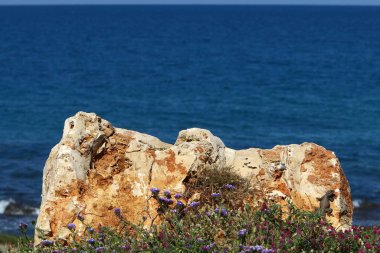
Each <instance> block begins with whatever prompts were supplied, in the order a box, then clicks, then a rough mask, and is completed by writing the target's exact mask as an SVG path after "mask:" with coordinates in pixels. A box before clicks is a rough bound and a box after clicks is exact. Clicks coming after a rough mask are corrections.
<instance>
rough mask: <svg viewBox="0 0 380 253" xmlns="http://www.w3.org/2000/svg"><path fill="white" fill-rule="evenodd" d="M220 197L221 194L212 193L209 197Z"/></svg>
mask: <svg viewBox="0 0 380 253" xmlns="http://www.w3.org/2000/svg"><path fill="white" fill-rule="evenodd" d="M221 196H222V194H220V193H212V194H211V197H213V198H219V197H221Z"/></svg>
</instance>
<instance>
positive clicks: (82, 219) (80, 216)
mask: <svg viewBox="0 0 380 253" xmlns="http://www.w3.org/2000/svg"><path fill="white" fill-rule="evenodd" d="M77 219H78V220H80V221H84V217H83V216H82V215H81V214H80V213H78V215H77Z"/></svg>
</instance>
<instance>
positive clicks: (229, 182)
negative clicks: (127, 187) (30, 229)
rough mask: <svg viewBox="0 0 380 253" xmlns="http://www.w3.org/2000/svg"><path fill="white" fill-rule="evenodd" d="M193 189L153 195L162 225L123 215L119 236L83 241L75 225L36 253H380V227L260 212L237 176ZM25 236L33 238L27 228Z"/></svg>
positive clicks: (196, 182)
mask: <svg viewBox="0 0 380 253" xmlns="http://www.w3.org/2000/svg"><path fill="white" fill-rule="evenodd" d="M186 186H187V190H186V192H185V193H184V194H183V195H181V194H176V195H174V197H173V196H172V194H171V193H170V192H169V191H163V192H162V191H160V189H157V188H152V189H151V193H152V194H151V197H150V198H152V199H154V200H155V201H157V203H158V207H157V211H158V216H159V218H160V220H161V223H160V224H159V225H154V224H152V225H151V226H150V227H149V228H144V227H143V226H142V224H140V225H135V224H132V223H130V222H128V221H127V220H126V219H125V218H124V215H127V214H123V213H122V212H121V211H120V209H119V208H116V209H115V215H116V216H117V217H118V218H119V220H120V223H119V227H118V228H113V229H112V228H108V227H99V228H96V229H95V228H92V227H90V226H88V225H87V229H86V232H85V235H84V236H83V237H81V238H77V236H76V234H75V229H76V228H75V225H74V224H69V226H68V227H69V229H70V230H71V233H72V234H71V240H70V242H62V241H50V240H47V239H46V238H43V239H45V240H43V241H42V242H41V244H40V245H39V246H38V247H37V248H36V251H35V252H57V253H58V252H83V253H84V252H87V253H90V252H91V253H92V252H94V253H95V252H107V253H111V252H112V253H113V252H179V253H180V252H380V242H379V241H380V228H379V227H378V226H374V227H366V228H364V227H356V226H353V227H352V228H351V229H349V230H346V231H337V230H335V229H334V228H333V227H332V226H331V224H329V223H328V222H327V221H326V220H325V219H324V218H323V217H322V216H321V215H320V214H319V213H318V212H309V211H302V210H299V209H297V208H295V207H294V206H293V205H291V204H290V203H289V208H288V215H287V218H286V219H282V212H281V208H280V206H278V205H276V204H273V203H272V204H269V203H263V204H262V206H261V207H260V208H252V207H251V206H249V205H248V204H245V203H244V201H243V200H244V199H245V198H247V195H249V194H252V192H251V190H250V188H249V182H248V181H247V180H244V179H242V178H240V177H239V176H238V175H236V174H235V173H234V172H233V170H232V169H231V168H226V169H223V170H217V169H206V170H203V171H202V172H201V173H199V174H198V175H196V176H195V177H193V178H188V179H187V180H186ZM195 192H202V195H201V196H200V198H199V200H196V201H189V198H190V196H192V195H193V194H194V193H195ZM82 220H83V219H82ZM20 229H21V231H22V232H23V233H24V235H25V236H26V229H27V228H25V226H22V227H21V226H20ZM31 245H32V241H31V240H30V239H29V238H27V237H24V238H23V239H22V240H20V246H19V252H32V247H31Z"/></svg>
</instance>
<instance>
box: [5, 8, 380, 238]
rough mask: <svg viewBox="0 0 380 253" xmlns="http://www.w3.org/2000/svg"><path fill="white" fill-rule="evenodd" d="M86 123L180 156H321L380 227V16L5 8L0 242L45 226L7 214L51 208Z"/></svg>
mask: <svg viewBox="0 0 380 253" xmlns="http://www.w3.org/2000/svg"><path fill="white" fill-rule="evenodd" d="M80 110H81V111H87V112H96V113H98V114H99V115H100V116H101V117H103V118H105V119H107V120H109V121H110V122H112V123H113V124H114V125H115V126H117V127H122V128H128V129H132V130H136V131H140V132H145V133H148V134H151V135H154V136H157V137H159V138H160V139H162V140H163V141H166V142H169V143H173V142H174V141H175V139H176V137H177V133H178V132H179V131H180V130H182V129H186V128H190V127H201V128H207V129H209V130H211V131H212V132H213V133H214V134H215V135H217V136H219V137H220V138H221V139H222V140H223V141H224V142H225V144H226V145H227V146H229V147H232V148H235V149H243V148H248V147H261V148H272V147H273V146H275V145H277V144H290V143H302V142H306V141H307V142H315V143H318V144H320V145H323V146H324V147H326V148H327V149H330V150H333V151H335V153H336V155H337V156H338V157H339V158H340V161H341V163H342V166H343V168H344V172H345V174H346V176H347V177H348V179H349V182H350V185H351V190H352V194H353V197H354V199H355V200H356V203H357V204H359V203H362V207H361V208H358V209H357V212H356V214H355V220H354V222H355V223H356V224H374V223H377V224H379V223H380V183H379V182H380V8H379V7H323V6H321V7H316V6H312V7H305V6H291V7H290V6H56V7H53V6H38V7H32V6H20V7H12V6H11V7H0V171H1V172H0V173H1V174H0V176H1V177H0V178H1V183H0V213H2V214H0V232H12V231H14V230H15V227H16V226H17V222H18V221H21V220H25V219H27V220H28V219H32V218H33V215H32V216H27V215H6V214H4V209H5V206H6V205H7V203H9V202H10V201H11V199H13V201H14V202H15V203H16V204H15V205H16V207H17V206H18V207H20V206H22V205H26V206H29V207H38V206H39V203H40V193H41V184H42V183H41V178H42V169H43V166H44V162H45V160H46V159H47V157H48V154H49V151H50V149H51V148H52V147H53V145H54V144H56V143H57V142H58V141H59V139H60V137H61V134H62V128H63V122H64V120H65V119H66V118H67V117H69V116H72V115H74V114H75V113H76V112H77V111H80ZM366 203H367V204H366ZM24 208H25V207H24ZM21 209H23V208H21Z"/></svg>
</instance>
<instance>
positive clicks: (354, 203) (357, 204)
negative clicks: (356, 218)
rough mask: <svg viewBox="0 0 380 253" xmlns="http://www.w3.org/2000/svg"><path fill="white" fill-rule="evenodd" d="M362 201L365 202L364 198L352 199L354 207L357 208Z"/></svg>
mask: <svg viewBox="0 0 380 253" xmlns="http://www.w3.org/2000/svg"><path fill="white" fill-rule="evenodd" d="M362 203H363V200H361V199H354V200H353V201H352V204H353V205H354V207H356V208H359V207H360V206H361V205H362Z"/></svg>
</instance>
